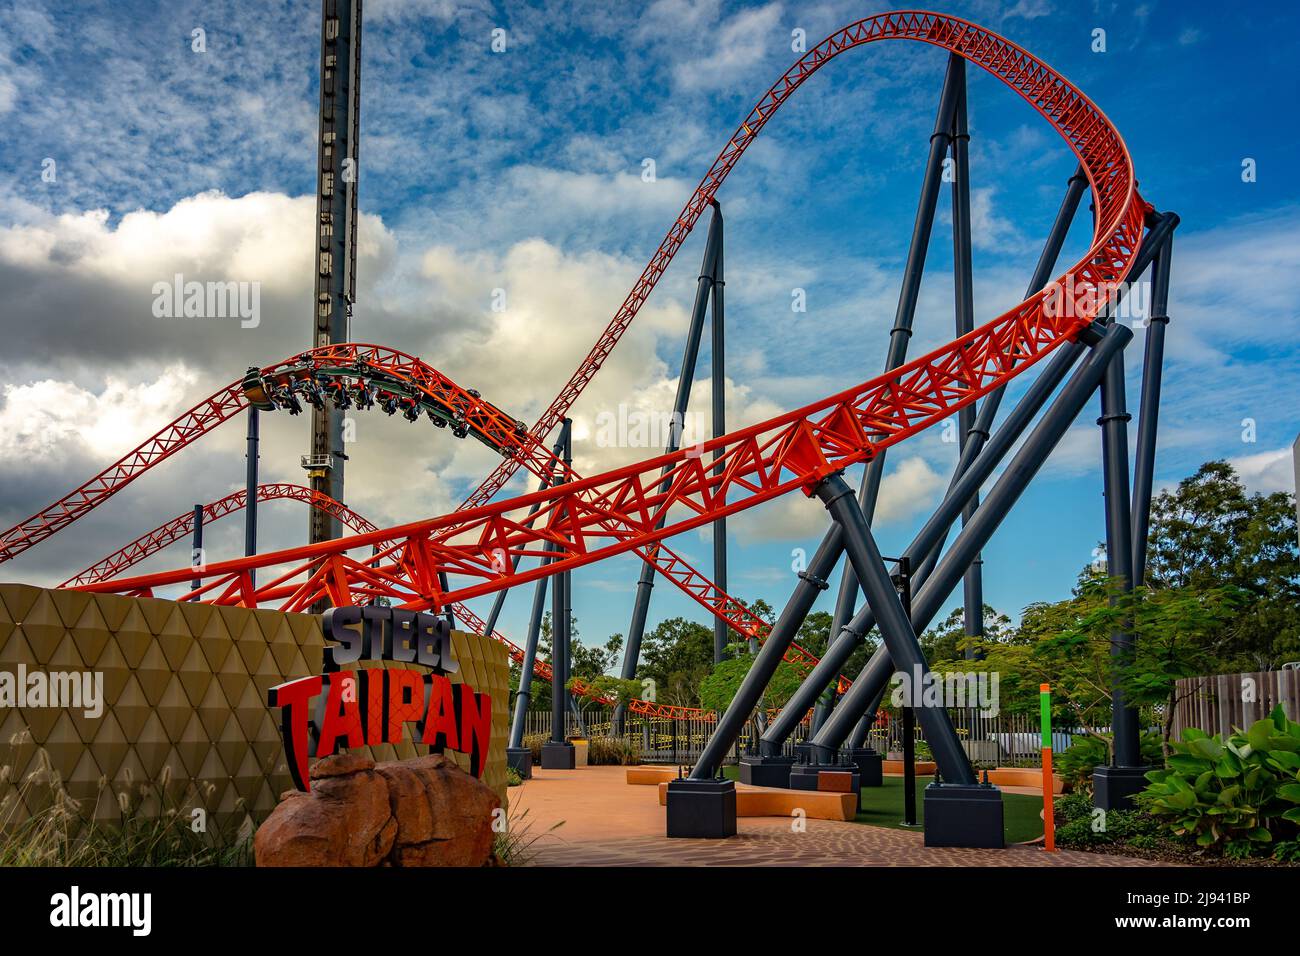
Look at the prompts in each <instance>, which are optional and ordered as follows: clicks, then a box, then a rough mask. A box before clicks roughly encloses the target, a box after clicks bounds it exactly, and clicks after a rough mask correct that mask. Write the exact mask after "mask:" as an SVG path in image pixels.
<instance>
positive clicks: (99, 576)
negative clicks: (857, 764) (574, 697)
mask: <svg viewBox="0 0 1300 956" xmlns="http://www.w3.org/2000/svg"><path fill="white" fill-rule="evenodd" d="M281 499H289V500H292V501H302V502H305V503H306V504H308V505H310V506H311V507H313V508H319V509H321V510H322V511H325V512H326V513H328V514H332V515H336V516H338V518H339V519H340V520H341V521H342V522H343V523H344V524H346V525H347V526H348V527H349V528H352V529H353V530H355V531H374V530H375V525H374V524H373V523H372V522H371V521H369V520H367V519H366V518H363V517H362V516H361V515H359V514H357V513H356V512H355V511H353V510H352V509H351V508H348V507H347V506H346V505H344V504H341V503H340V502H338V501H335V500H334V499H333V498H331V497H330V496H329V495H326V494H322V493H321V492H318V491H315V490H314V489H311V488H307V487H304V486H303V485H292V484H265V485H259V486H258V488H257V500H258V501H275V500H281ZM246 505H247V496H246V495H245V493H244V492H243V491H237V492H234V493H233V494H229V495H227V496H226V497H224V498H221V499H218V500H217V501H214V502H211V503H210V504H208V505H205V506H204V508H203V520H204V522H205V523H207V522H211V521H215V520H217V519H218V518H224V517H225V516H226V515H228V514H233V513H234V512H236V511H240V510H242V509H243V508H244V507H245V506H246ZM193 530H194V512H193V511H187V512H185V513H184V514H180V515H177V516H176V517H175V518H173V519H172V520H170V521H167V522H164V523H163V524H161V525H159V526H158V527H157V528H154V529H153V530H152V531H150V532H149V533H148V534H145V535H141V536H140V537H139V538H138V539H136V540H135V541H132V542H131V543H130V544H128V545H127V546H126V547H124V548H121V549H119V550H118V551H115V552H113V553H112V554H111V555H109V556H108V557H106V558H102V559H101V560H99V561H97V562H95V563H94V564H93V565H91V566H90V567H89V568H87V569H86V570H85V571H82V572H81V573H80V574H79V575H77V576H76V577H75V578H70V579H69V580H68V581H65V582H64V583H63V584H62V585H60V587H75V586H77V585H80V584H91V583H94V582H96V581H105V580H108V579H109V578H111V577H112V576H113V575H114V574H117V573H119V572H121V571H123V570H124V569H126V568H129V567H130V566H131V565H133V564H135V563H137V562H139V561H143V560H144V559H145V558H147V557H148V556H149V555H151V554H155V553H157V552H158V551H161V550H162V549H163V548H165V547H167V546H168V545H170V544H173V543H175V542H176V541H179V540H180V539H182V538H184V537H186V536H187V535H189V534H190V533H191V532H192V531H193ZM455 613H456V614H457V616H458V617H460V619H461V620H463V621H464V622H465V624H466V625H467V626H468V627H471V628H473V629H474V630H475V631H477V632H478V633H479V634H487V622H486V621H484V620H483V619H482V618H480V617H479V616H478V615H477V614H475V613H474V612H473V611H471V610H470V609H469V608H467V607H464V606H461V605H457V606H456V608H455ZM488 636H490V637H492V638H493V639H494V640H496V641H498V642H499V643H501V644H504V645H505V647H506V650H507V651H509V653H510V659H511V660H513V661H514V662H515V663H517V664H522V663H523V661H524V649H523V648H522V647H519V646H518V645H517V644H515V643H513V642H512V641H510V640H509V639H508V638H506V637H505V636H504V635H502V634H501V633H500V632H499V631H495V630H494V631H493V632H492V633H491V634H490V635H488ZM816 663H817V661H816V658H812V659H811V664H810V665H809V666H811V665H813V664H816ZM533 673H534V674H536V675H537V676H538V677H540V678H542V679H543V680H547V681H549V680H550V679H551V665H550V664H548V663H547V662H546V661H541V660H534V661H533ZM573 690H574V692H575V693H578V694H580V695H585V694H587V692H588V685H587V683H586V682H585V681H582V680H578V681H575V682H574V685H573ZM598 699H600V700H601V701H602V702H603V703H607V704H612V703H613V701H611V700H605V699H604V698H598ZM629 709H630V710H631V712H632V713H634V714H642V715H645V716H648V717H661V718H662V717H667V718H671V719H676V720H682V719H687V718H690V719H696V720H700V719H707V718H708V717H710V716H711V712H710V711H705V710H701V709H700V708H698V707H680V706H677V705H672V704H657V703H654V702H653V701H647V700H634V701H632V702H631V703H630V704H629Z"/></svg>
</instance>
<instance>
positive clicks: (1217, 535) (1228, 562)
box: [1147, 461, 1300, 672]
mask: <svg viewBox="0 0 1300 956" xmlns="http://www.w3.org/2000/svg"><path fill="white" fill-rule="evenodd" d="M1147 582H1148V583H1149V584H1151V585H1152V586H1153V587H1158V588H1176V587H1194V588H1197V589H1200V590H1201V591H1208V590H1210V589H1214V588H1221V587H1234V588H1240V589H1242V590H1243V591H1245V592H1246V595H1247V599H1246V600H1245V601H1243V602H1242V603H1241V604H1240V606H1239V607H1238V608H1237V614H1236V616H1235V618H1234V619H1233V620H1232V621H1231V622H1229V623H1226V624H1225V625H1224V634H1223V637H1224V640H1223V641H1222V645H1221V647H1222V658H1221V660H1220V662H1219V664H1220V666H1219V667H1218V668H1217V669H1218V670H1219V671H1220V672H1223V671H1226V670H1228V669H1230V668H1231V669H1239V670H1255V669H1274V668H1276V667H1278V666H1280V665H1281V664H1282V663H1283V662H1285V661H1288V660H1295V659H1297V658H1300V547H1297V541H1296V513H1295V498H1294V496H1292V495H1289V494H1284V493H1280V492H1279V493H1274V494H1270V495H1261V494H1254V495H1248V494H1247V493H1246V490H1245V488H1244V487H1243V486H1242V484H1241V480H1240V479H1239V478H1238V476H1237V473H1236V471H1235V470H1234V469H1233V467H1232V466H1231V465H1230V464H1229V463H1228V462H1226V461H1210V462H1206V463H1205V464H1204V465H1202V466H1201V467H1200V468H1199V469H1198V470H1197V472H1196V474H1194V475H1192V476H1191V477H1189V478H1185V479H1184V480H1183V481H1181V482H1179V483H1178V487H1177V488H1175V489H1171V490H1169V491H1165V492H1162V493H1161V494H1160V495H1159V496H1157V498H1156V499H1155V501H1154V502H1153V503H1152V509H1151V530H1150V535H1149V536H1148V561H1147Z"/></svg>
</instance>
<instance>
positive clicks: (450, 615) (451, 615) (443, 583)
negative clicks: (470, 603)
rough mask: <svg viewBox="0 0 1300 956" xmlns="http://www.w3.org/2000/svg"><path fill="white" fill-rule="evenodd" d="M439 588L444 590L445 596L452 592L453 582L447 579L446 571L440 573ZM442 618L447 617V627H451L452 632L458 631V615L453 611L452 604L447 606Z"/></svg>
mask: <svg viewBox="0 0 1300 956" xmlns="http://www.w3.org/2000/svg"><path fill="white" fill-rule="evenodd" d="M438 587H439V588H440V589H441V590H442V593H443V594H446V593H447V592H448V591H450V590H451V582H450V581H449V580H448V578H447V572H446V571H439V572H438ZM442 616H443V617H445V618H446V619H447V626H448V627H450V628H451V629H452V630H455V629H456V614H455V612H454V611H452V609H451V605H450V604H449V605H447V609H446V610H445V611H443V615H442Z"/></svg>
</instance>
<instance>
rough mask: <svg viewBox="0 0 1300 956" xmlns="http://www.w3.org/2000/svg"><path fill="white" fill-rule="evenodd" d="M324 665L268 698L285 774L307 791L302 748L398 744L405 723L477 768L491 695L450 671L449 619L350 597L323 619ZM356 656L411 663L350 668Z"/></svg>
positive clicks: (325, 750)
mask: <svg viewBox="0 0 1300 956" xmlns="http://www.w3.org/2000/svg"><path fill="white" fill-rule="evenodd" d="M321 624H322V627H323V630H324V633H325V640H326V644H325V655H324V673H323V674H321V675H319V676H312V677H302V678H299V679H297V680H292V681H288V682H287V683H284V684H280V685H278V686H276V687H272V688H271V689H270V692H269V694H268V703H269V704H270V705H271V706H272V707H278V708H280V733H281V736H282V737H283V739H284V751H285V757H286V758H287V763H288V765H289V774H290V776H292V777H293V782H294V785H295V786H296V787H297V788H298V789H299V790H310V789H311V782H310V778H309V775H308V772H307V760H308V758H309V757H326V756H329V755H330V754H334V753H338V752H340V751H343V750H351V749H353V748H356V747H366V746H376V745H379V744H398V743H401V742H402V735H403V732H404V729H405V726H406V724H408V723H410V724H412V725H413V731H414V733H413V739H414V740H415V742H416V743H419V744H425V745H427V746H428V747H429V748H430V750H431V752H433V753H442V752H444V751H445V750H448V749H450V750H454V751H457V752H459V753H464V754H469V758H470V772H471V773H472V774H474V776H480V775H481V774H482V773H483V765H484V762H485V761H486V758H487V750H488V742H489V739H490V736H491V729H492V699H491V697H490V696H489V695H487V694H480V693H476V692H475V691H474V689H473V688H472V687H470V686H469V685H467V684H464V683H455V684H453V683H452V682H451V680H450V678H449V677H448V676H447V675H449V674H454V673H456V672H457V671H459V670H460V664H459V663H458V662H457V661H456V658H455V657H454V656H453V654H452V648H451V624H450V623H449V622H448V621H447V619H446V618H443V617H440V616H438V615H436V614H432V613H429V612H427V611H406V610H401V609H396V608H387V607H358V606H355V605H350V606H344V607H335V608H330V609H329V610H328V611H326V612H325V613H324V614H323V615H322V618H321ZM362 661H373V662H383V661H394V662H398V663H407V664H415V665H418V666H419V667H422V668H428V671H422V670H415V669H413V668H371V669H364V668H359V667H358V668H356V669H355V670H345V669H343V668H344V667H345V665H349V664H357V663H360V662H362Z"/></svg>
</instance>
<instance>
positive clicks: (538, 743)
mask: <svg viewBox="0 0 1300 956" xmlns="http://www.w3.org/2000/svg"><path fill="white" fill-rule="evenodd" d="M550 739H551V735H550V734H524V739H523V741H522V742H523V745H524V746H525V747H527V748H528V749H529V750H531V751H532V752H533V766H535V767H540V766H541V765H542V744H544V743H546V741H548V740H550Z"/></svg>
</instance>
